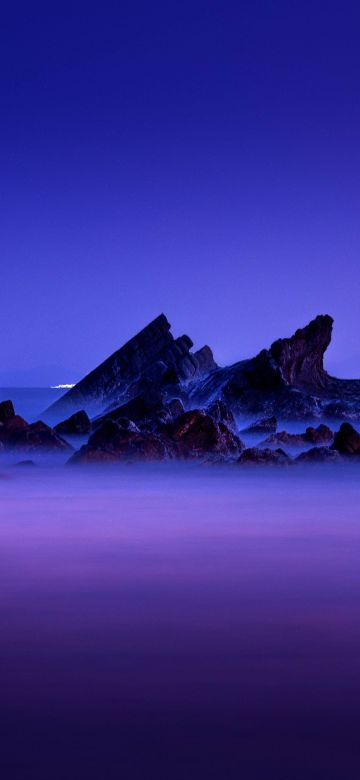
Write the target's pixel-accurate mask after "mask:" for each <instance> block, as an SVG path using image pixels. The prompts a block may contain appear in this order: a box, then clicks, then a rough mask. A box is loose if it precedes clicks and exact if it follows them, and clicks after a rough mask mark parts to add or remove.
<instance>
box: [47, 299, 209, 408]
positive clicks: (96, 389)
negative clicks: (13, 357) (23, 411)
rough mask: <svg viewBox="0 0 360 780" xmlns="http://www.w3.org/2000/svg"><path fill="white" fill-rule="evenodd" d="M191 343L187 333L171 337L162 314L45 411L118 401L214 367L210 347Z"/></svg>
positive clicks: (174, 382)
mask: <svg viewBox="0 0 360 780" xmlns="http://www.w3.org/2000/svg"><path fill="white" fill-rule="evenodd" d="M191 347H192V341H191V339H190V338H189V337H188V336H181V337H180V338H177V339H174V337H173V335H172V334H171V333H170V325H169V323H168V321H167V319H166V317H165V316H164V314H161V315H160V316H159V317H157V318H156V319H155V320H153V321H152V322H151V323H150V324H149V325H147V327H146V328H144V329H143V330H142V331H140V333H138V334H137V335H136V336H134V338H132V339H131V340H130V341H128V342H127V343H126V344H125V345H124V346H123V347H121V348H120V349H119V350H117V351H116V352H114V354H113V355H111V356H110V357H109V358H107V360H105V361H104V362H103V363H101V365H100V366H98V367H97V368H95V369H94V370H93V371H91V372H90V374H88V375H87V376H86V377H84V379H82V380H81V381H80V382H78V383H77V385H75V387H74V388H72V389H71V390H69V391H68V392H67V393H66V394H65V395H64V396H62V397H61V398H60V399H58V400H57V401H56V402H55V403H54V404H52V406H51V407H50V408H49V410H48V412H49V413H51V414H52V415H54V414H59V413H62V412H63V411H64V410H75V409H78V408H79V407H80V408H85V409H87V410H89V408H91V407H94V406H96V405H99V404H102V405H103V406H104V404H105V403H107V404H110V402H111V401H112V400H113V402H114V403H115V404H116V402H118V405H121V399H123V401H125V400H131V398H132V397H134V396H136V395H140V394H144V391H146V392H147V391H148V390H149V389H150V388H151V387H155V388H162V387H166V386H167V385H178V384H179V383H181V382H187V381H189V380H190V379H192V380H193V379H195V378H196V377H200V376H204V375H205V374H206V373H208V372H209V371H212V370H213V369H214V368H216V363H215V362H214V358H213V356H212V352H211V350H210V348H209V347H203V349H201V350H199V351H198V352H195V353H192V352H191ZM173 394H174V393H173ZM175 394H176V393H175Z"/></svg>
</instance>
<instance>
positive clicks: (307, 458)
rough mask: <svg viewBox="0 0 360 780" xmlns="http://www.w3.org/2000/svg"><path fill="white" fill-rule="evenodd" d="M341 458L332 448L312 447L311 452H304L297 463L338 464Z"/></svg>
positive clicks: (296, 460) (297, 459)
mask: <svg viewBox="0 0 360 780" xmlns="http://www.w3.org/2000/svg"><path fill="white" fill-rule="evenodd" d="M339 461H341V456H340V454H339V453H338V452H336V450H333V449H331V448H330V447H311V449H310V450H306V452H302V453H301V454H300V455H298V456H297V458H296V459H295V463H299V464H301V463H309V464H312V463H338V462H339Z"/></svg>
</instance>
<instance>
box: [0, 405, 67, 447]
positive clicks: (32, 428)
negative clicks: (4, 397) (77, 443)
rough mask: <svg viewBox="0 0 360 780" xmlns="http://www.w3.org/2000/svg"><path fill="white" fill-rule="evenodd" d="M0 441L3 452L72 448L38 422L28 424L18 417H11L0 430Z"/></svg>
mask: <svg viewBox="0 0 360 780" xmlns="http://www.w3.org/2000/svg"><path fill="white" fill-rule="evenodd" d="M0 441H1V443H2V444H3V446H4V448H5V450H9V451H15V450H21V451H24V452H30V451H37V450H39V451H53V452H54V451H57V452H59V451H61V450H64V451H65V450H69V451H70V450H72V449H73V448H72V447H71V446H70V445H69V444H68V443H67V442H66V441H64V440H63V439H62V438H61V437H60V436H59V435H58V434H57V433H56V431H54V429H53V428H50V426H49V425H46V423H44V422H42V421H41V420H38V421H37V422H34V423H28V422H26V420H24V418H23V417H20V415H17V414H15V415H13V416H12V417H10V418H9V419H8V420H7V421H6V422H4V423H3V424H2V426H1V428H0Z"/></svg>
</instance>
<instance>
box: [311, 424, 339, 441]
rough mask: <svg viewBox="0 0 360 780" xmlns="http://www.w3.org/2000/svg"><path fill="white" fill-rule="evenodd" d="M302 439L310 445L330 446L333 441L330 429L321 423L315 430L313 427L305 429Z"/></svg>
mask: <svg viewBox="0 0 360 780" xmlns="http://www.w3.org/2000/svg"><path fill="white" fill-rule="evenodd" d="M304 439H305V441H306V442H311V443H312V444H330V443H331V442H332V441H333V440H334V433H333V431H332V430H331V428H329V427H328V426H327V425H324V424H323V423H322V424H320V425H318V426H317V428H314V427H313V426H309V427H308V428H306V431H305V434H304Z"/></svg>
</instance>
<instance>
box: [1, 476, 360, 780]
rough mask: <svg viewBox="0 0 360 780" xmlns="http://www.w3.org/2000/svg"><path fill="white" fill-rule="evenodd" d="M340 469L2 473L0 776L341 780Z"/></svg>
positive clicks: (349, 697) (349, 581)
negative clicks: (1, 773)
mask: <svg viewBox="0 0 360 780" xmlns="http://www.w3.org/2000/svg"><path fill="white" fill-rule="evenodd" d="M357 472H358V467H354V470H352V468H351V467H349V468H346V467H345V468H343V469H341V467H340V466H338V467H337V470H336V479H332V478H329V476H330V472H329V471H328V470H326V468H325V470H324V471H322V470H321V469H320V470H316V469H315V470H311V473H310V472H309V470H307V471H304V472H302V471H301V470H296V471H294V470H291V469H289V470H288V471H287V472H286V471H285V472H284V471H281V473H279V472H278V473H277V474H274V472H273V471H272V472H271V473H269V472H267V473H266V472H263V471H262V470H261V471H260V472H259V471H257V472H254V471H252V472H248V471H246V470H245V471H242V472H241V473H240V471H239V470H238V469H236V470H234V471H233V472H231V471H229V470H225V471H223V472H222V471H221V470H220V471H219V470H217V469H214V468H211V467H209V469H208V470H206V469H205V468H204V469H197V470H196V469H191V468H186V467H183V468H180V467H178V468H177V469H173V468H169V469H166V467H164V466H163V467H162V468H155V467H154V468H152V467H150V466H148V467H145V468H141V467H139V468H137V469H132V468H130V467H128V468H126V467H125V468H123V469H122V470H120V471H119V470H118V469H117V470H115V471H111V470H105V471H102V472H99V473H97V472H92V473H91V474H89V472H88V473H86V472H84V473H83V472H81V471H76V472H75V471H71V470H70V469H68V470H67V471H66V470H65V471H64V470H63V471H60V470H59V471H53V472H51V471H49V472H48V473H46V472H45V474H44V472H43V471H40V470H39V471H34V472H31V475H30V474H29V473H26V472H24V471H23V472H21V473H20V472H17V474H16V475H15V473H13V477H12V479H8V481H3V482H2V523H1V526H0V542H1V544H0V571H1V587H0V594H1V596H0V617H1V627H2V628H1V648H0V669H1V671H0V687H1V708H0V721H1V723H0V727H1V734H2V766H4V762H5V763H6V766H7V767H8V769H7V770H6V771H5V773H4V777H5V776H6V777H11V778H19V780H20V778H23V777H24V778H25V777H34V778H35V777H36V778H37V780H48V778H49V777H51V778H54V780H63V778H64V777H66V776H71V777H74V778H75V777H79V778H80V777H81V778H87V779H88V778H91V780H99V778H100V777H104V778H105V777H106V778H107V780H115V779H116V780H118V778H119V777H124V778H131V780H135V779H136V780H137V779H138V778H139V780H143V778H145V777H149V778H150V777H154V778H155V777H156V778H161V780H168V779H169V778H174V780H183V778H184V777H186V778H189V780H199V778H208V777H209V778H214V779H215V778H216V780H217V779H218V778H229V780H235V779H236V780H237V778H239V777H244V778H246V780H259V778H263V777H266V778H269V780H278V779H279V778H281V779H282V778H284V780H285V778H289V777H291V778H292V779H293V780H304V778H326V780H340V778H346V780H357V778H358V777H359V772H360V753H359V744H358V723H359V717H360V684H359V673H358V671H359V670H358V667H359V653H360V607H359V598H358V593H359V585H360V570H359V565H358V561H359V544H360V536H359V523H358V506H359V480H358V473H357ZM94 474H95V475H96V478H95V479H94ZM334 476H335V473H334ZM8 477H9V474H8ZM69 767H70V768H71V771H70V775H69Z"/></svg>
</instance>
